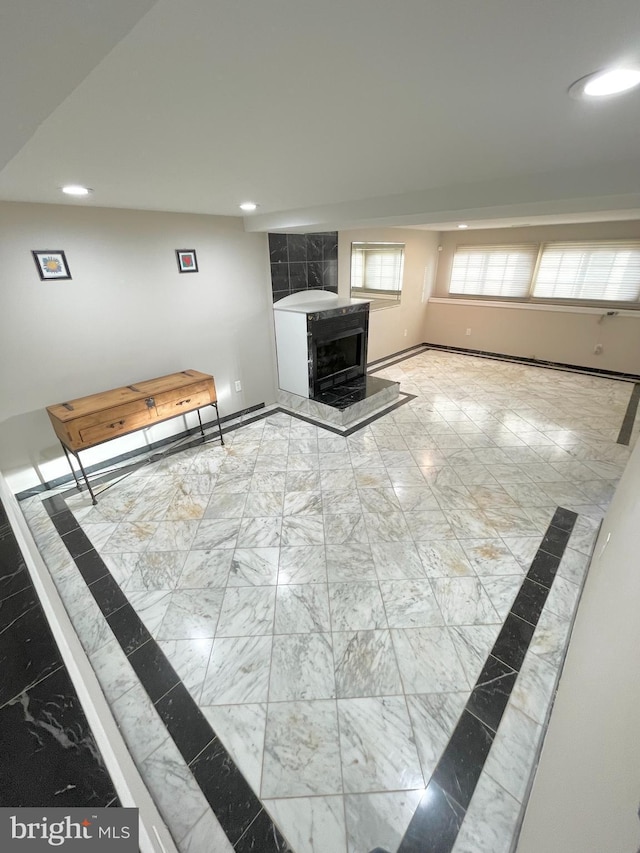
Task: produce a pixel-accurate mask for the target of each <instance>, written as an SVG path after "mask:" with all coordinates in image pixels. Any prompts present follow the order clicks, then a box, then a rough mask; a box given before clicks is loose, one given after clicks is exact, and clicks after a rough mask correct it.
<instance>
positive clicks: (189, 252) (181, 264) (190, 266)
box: [176, 249, 198, 272]
mask: <svg viewBox="0 0 640 853" xmlns="http://www.w3.org/2000/svg"><path fill="white" fill-rule="evenodd" d="M176 258H177V259H178V269H179V271H180V272H198V259H197V258H196V250H195V249H176Z"/></svg>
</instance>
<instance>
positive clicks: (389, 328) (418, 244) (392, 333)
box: [338, 228, 438, 361]
mask: <svg viewBox="0 0 640 853" xmlns="http://www.w3.org/2000/svg"><path fill="white" fill-rule="evenodd" d="M354 241H356V242H357V241H364V242H366V241H371V242H388V243H404V244H405V255H404V280H403V284H402V298H401V300H400V303H399V304H394V305H393V307H391V308H382V309H380V310H376V311H372V312H371V314H370V317H369V352H368V358H369V361H374V360H375V359H377V358H382V357H383V356H386V355H390V354H392V353H395V352H399V351H400V350H403V349H407V348H408V347H412V346H415V345H416V344H420V343H422V341H423V340H424V324H425V320H426V309H427V299H428V297H429V295H430V294H431V290H432V287H433V283H434V279H435V273H436V266H437V255H438V235H437V234H436V233H435V232H433V231H419V230H412V229H405V228H359V229H357V230H352V231H340V232H339V234H338V291H339V293H340V295H341V296H349V293H350V288H351V243H352V242H354ZM405 331H406V335H405Z"/></svg>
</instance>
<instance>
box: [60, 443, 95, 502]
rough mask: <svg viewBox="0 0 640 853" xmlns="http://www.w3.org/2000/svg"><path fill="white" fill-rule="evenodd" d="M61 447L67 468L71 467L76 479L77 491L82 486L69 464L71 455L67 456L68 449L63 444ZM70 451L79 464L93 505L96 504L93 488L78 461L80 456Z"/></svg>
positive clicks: (72, 468)
mask: <svg viewBox="0 0 640 853" xmlns="http://www.w3.org/2000/svg"><path fill="white" fill-rule="evenodd" d="M60 444H62V442H60ZM62 449H63V450H64V454H65V456H66V457H67V462H68V463H69V468H71V473H72V474H73V479H74V480H75V481H76V486H77V488H78V491H79V492H81V491H82V486H81V485H80V481H79V480H78V476H77V474H76V472H75V468H74V467H73V465H72V464H71V457H70V456H69V451H68V449H67V448H66V447H65V446H64V444H62ZM71 453H72V454H73V455H74V456H75V458H76V462H77V463H78V465H79V466H80V470H81V471H82V476H83V477H84V481H85V483H86V484H87V489H88V491H89V494H90V495H91V500H92V502H93V505H94V506H96V505H97V503H98V501H97V500H96V496H95V495H94V494H93V489H92V488H91V484H90V483H89V478H88V477H87V472H86V471H85V470H84V467H83V465H82V462H81V461H80V456H79V455H78V454H77V453H76V452H75V451H74V450H72V451H71Z"/></svg>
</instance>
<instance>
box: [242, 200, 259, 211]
mask: <svg viewBox="0 0 640 853" xmlns="http://www.w3.org/2000/svg"><path fill="white" fill-rule="evenodd" d="M257 206H258V205H257V204H256V203H255V201H243V202H242V204H241V205H240V210H246V211H247V213H251V211H252V210H255V209H256V208H257Z"/></svg>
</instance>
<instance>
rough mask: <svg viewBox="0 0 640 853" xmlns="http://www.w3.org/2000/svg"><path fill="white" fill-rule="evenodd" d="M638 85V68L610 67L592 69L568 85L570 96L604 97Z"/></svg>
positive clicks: (639, 70) (639, 79)
mask: <svg viewBox="0 0 640 853" xmlns="http://www.w3.org/2000/svg"><path fill="white" fill-rule="evenodd" d="M638 85H640V68H611V69H609V70H608V71H594V72H593V74H587V76H586V77H581V78H580V80H576V82H575V83H573V84H572V85H571V86H570V87H569V94H570V95H571V97H572V98H605V97H607V96H608V95H619V94H621V93H622V92H628V91H629V89H633V88H634V87H635V86H638Z"/></svg>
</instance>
